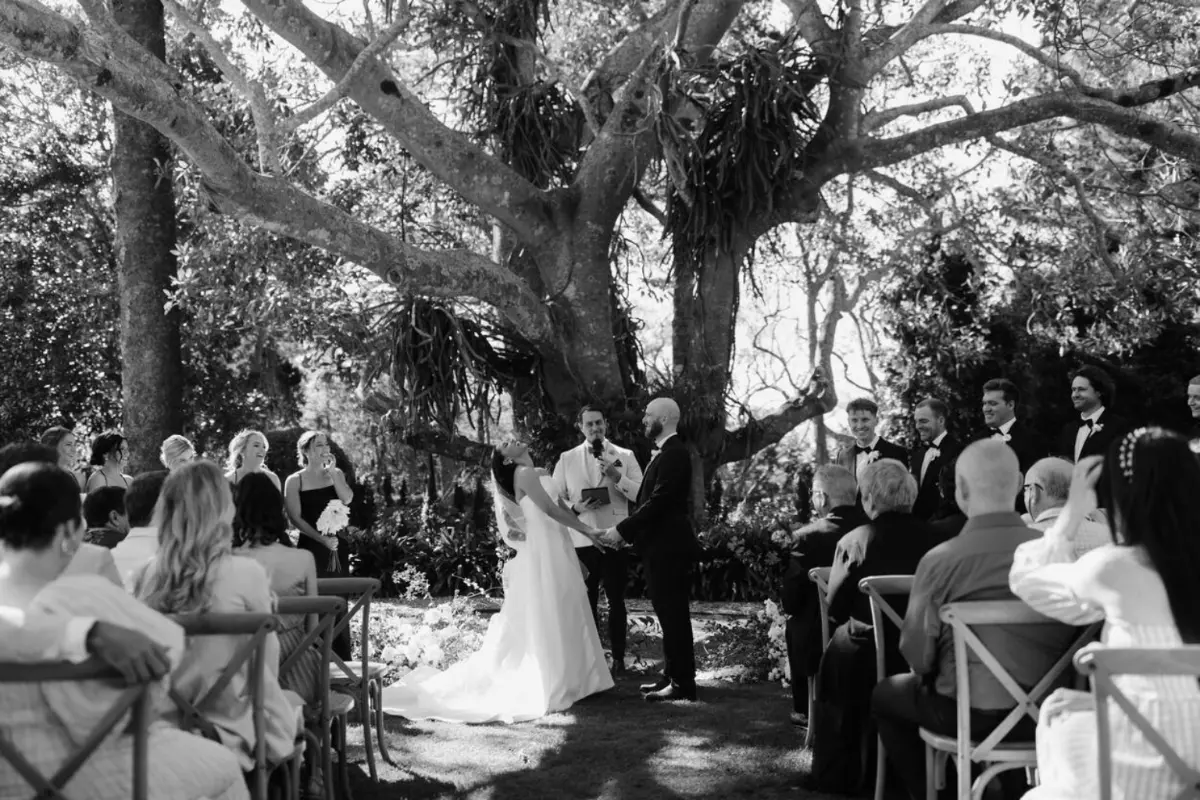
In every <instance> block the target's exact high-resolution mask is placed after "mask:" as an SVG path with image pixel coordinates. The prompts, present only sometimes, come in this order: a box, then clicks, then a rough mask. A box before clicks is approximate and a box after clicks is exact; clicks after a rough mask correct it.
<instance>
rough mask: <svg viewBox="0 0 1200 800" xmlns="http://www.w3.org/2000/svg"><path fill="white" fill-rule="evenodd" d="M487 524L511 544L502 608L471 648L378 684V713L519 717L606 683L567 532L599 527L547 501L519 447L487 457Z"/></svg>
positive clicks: (542, 483)
mask: <svg viewBox="0 0 1200 800" xmlns="http://www.w3.org/2000/svg"><path fill="white" fill-rule="evenodd" d="M492 478H493V480H494V486H493V492H494V494H495V502H496V522H497V524H498V525H499V527H500V530H501V532H502V533H503V534H504V536H505V539H506V540H507V541H508V542H509V543H510V544H511V545H512V546H513V547H514V548H516V550H517V554H516V556H514V557H513V558H512V559H511V560H510V561H509V562H508V563H507V564H506V565H505V566H504V607H503V609H502V610H501V611H500V613H498V614H496V616H494V617H493V618H492V620H491V623H490V624H489V625H488V630H487V634H486V635H485V636H484V639H483V644H482V646H481V647H480V649H479V650H478V651H477V652H475V653H474V654H472V655H471V656H470V657H469V658H467V659H466V660H465V661H461V662H459V663H458V664H455V665H454V666H452V667H450V668H449V669H448V670H446V671H445V672H439V671H438V670H436V669H432V668H430V667H418V668H417V669H414V670H413V671H412V672H410V673H408V674H407V675H406V676H404V677H403V678H401V679H400V680H399V681H398V682H397V683H394V684H392V685H391V686H389V687H387V688H386V689H384V690H383V696H382V703H381V705H382V706H383V710H384V712H385V713H387V714H393V715H396V716H402V717H407V718H408V719H436V720H443V721H446V722H493V721H501V722H520V721H523V720H530V719H536V718H538V717H541V716H545V715H546V714H549V713H552V712H555V711H562V710H564V709H566V708H568V707H570V706H571V705H572V704H574V703H575V702H576V701H578V700H581V699H582V698H584V697H587V696H588V695H590V694H595V693H596V692H601V691H604V690H606V689H611V688H612V686H613V680H612V676H611V675H609V672H608V667H607V665H606V664H605V661H604V651H603V650H602V649H601V647H600V637H599V635H598V634H597V633H596V622H595V620H594V619H593V617H592V612H591V609H590V607H589V606H588V600H587V590H586V588H585V586H584V582H583V581H584V578H583V572H582V569H581V567H580V563H579V559H578V557H577V556H576V555H575V548H574V546H573V545H572V543H571V539H570V537H569V536H568V535H567V530H566V528H572V529H574V530H577V531H579V532H580V533H582V534H584V535H585V536H587V537H589V538H591V539H593V541H597V542H598V539H599V534H600V531H597V530H595V529H594V528H591V527H589V526H587V525H584V524H583V523H582V522H580V521H579V520H578V519H577V518H576V517H575V515H574V514H572V513H571V512H570V511H568V510H567V509H565V508H563V507H562V506H560V505H558V504H557V503H556V502H555V501H554V500H551V493H552V492H554V488H553V482H552V481H551V479H550V478H549V477H548V476H547V475H546V473H545V470H540V469H536V468H534V466H533V459H532V457H531V456H530V455H529V448H528V447H527V446H526V445H525V444H523V443H521V442H516V441H506V442H503V443H502V444H501V445H500V446H499V447H497V448H496V450H495V452H494V453H493V454H492Z"/></svg>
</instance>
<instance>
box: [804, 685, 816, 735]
mask: <svg viewBox="0 0 1200 800" xmlns="http://www.w3.org/2000/svg"><path fill="white" fill-rule="evenodd" d="M816 693H817V679H816V678H814V677H809V679H808V730H806V731H805V732H804V747H805V749H808V748H809V747H812V743H813V707H814V706H815V705H816Z"/></svg>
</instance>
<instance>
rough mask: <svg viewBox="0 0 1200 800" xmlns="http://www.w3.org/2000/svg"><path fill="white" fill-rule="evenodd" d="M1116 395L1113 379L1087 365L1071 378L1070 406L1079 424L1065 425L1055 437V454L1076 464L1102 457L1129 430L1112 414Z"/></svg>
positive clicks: (1120, 419)
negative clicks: (1085, 459) (1056, 452)
mask: <svg viewBox="0 0 1200 800" xmlns="http://www.w3.org/2000/svg"><path fill="white" fill-rule="evenodd" d="M1115 393H1116V386H1115V385H1114V384H1113V379H1112V378H1110V377H1109V376H1108V373H1106V372H1105V371H1104V370H1102V369H1100V368H1099V367H1093V366H1092V365H1090V364H1088V365H1085V366H1083V367H1080V368H1079V369H1078V370H1076V372H1075V373H1074V374H1073V375H1072V376H1071V405H1072V406H1074V407H1075V411H1077V412H1078V413H1079V422H1078V423H1074V422H1071V423H1068V424H1067V425H1066V427H1064V428H1063V431H1062V433H1061V434H1059V437H1058V455H1061V456H1063V457H1065V458H1069V459H1071V460H1072V461H1078V460H1079V459H1081V458H1087V457H1088V456H1102V455H1104V454H1105V453H1107V452H1108V446H1109V445H1110V444H1112V443H1113V442H1114V441H1116V440H1117V439H1120V438H1121V437H1122V436H1124V435H1125V434H1126V433H1127V432H1128V431H1129V423H1128V422H1126V421H1125V420H1124V419H1123V418H1121V417H1119V416H1117V415H1116V414H1114V413H1112V412H1111V411H1110V410H1109V408H1110V407H1111V406H1112V403H1113V399H1114V397H1115Z"/></svg>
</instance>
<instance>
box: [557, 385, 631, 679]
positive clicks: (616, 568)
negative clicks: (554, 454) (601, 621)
mask: <svg viewBox="0 0 1200 800" xmlns="http://www.w3.org/2000/svg"><path fill="white" fill-rule="evenodd" d="M578 427H579V431H580V433H582V434H583V442H582V443H580V445H579V446H578V447H574V448H572V449H570V450H568V451H566V452H565V453H563V454H562V455H561V456H559V459H558V464H556V465H555V467H554V483H555V484H556V485H557V487H558V493H559V495H560V496H561V497H562V498H563V500H565V501H567V502H568V503H570V505H571V511H573V512H575V514H576V515H578V517H579V519H580V520H582V521H583V522H586V523H587V524H588V525H591V526H592V527H593V528H599V529H600V530H605V529H607V528H611V527H613V526H614V525H616V524H617V523H618V522H620V521H622V520H623V519H625V518H626V517H628V516H629V505H630V503H631V502H632V501H635V500H637V496H638V490H639V489H641V487H642V468H641V467H640V466H638V462H637V458H635V457H634V455H633V451H631V450H626V449H625V448H623V447H617V446H616V445H615V444H613V443H612V442H610V441H608V439H606V438H605V434H606V433H607V431H608V424H607V422H606V421H605V419H604V412H603V411H601V410H600V409H599V408H596V407H595V406H584V407H583V408H581V409H580V410H579V417H578ZM570 534H571V543H572V544H574V545H575V554H576V555H577V556H579V560H580V562H582V563H583V566H584V567H586V568H587V572H588V576H587V595H588V603H590V604H591V606H592V614H593V615H595V614H596V605H597V604H598V603H599V602H600V585H601V584H602V583H603V585H604V594H605V596H606V597H608V637H609V641H610V642H611V643H612V657H613V672H615V673H623V672H624V671H625V627H626V619H627V617H626V612H625V584H626V582H627V580H628V579H627V570H626V563H627V560H628V556H627V555H626V554H625V552H624V551H622V550H601V549H600V548H598V547H596V546H595V545H593V544H592V542H591V540H590V539H588V538H587V537H586V536H584V535H582V534H580V533H576V532H575V531H570Z"/></svg>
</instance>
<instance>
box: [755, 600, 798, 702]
mask: <svg viewBox="0 0 1200 800" xmlns="http://www.w3.org/2000/svg"><path fill="white" fill-rule="evenodd" d="M758 617H759V619H762V620H765V621H766V622H767V623H769V624H770V626H771V627H770V628H769V629H768V630H767V640H768V641H769V642H770V644H769V645H768V652H769V654H770V656H771V661H772V663H773V664H774V666H773V667H772V668H771V671H770V673H768V675H767V680H769V681H780V682H782V683H783V684H784V685H785V686H787V685H790V683H791V680H792V671H791V667H790V666H789V664H788V657H787V614H784V613H783V609H781V608H780V607H779V605H778V604H777V603H775V601H774V600H768V601H766V602H765V603H763V610H762V611H760V612H758Z"/></svg>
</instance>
